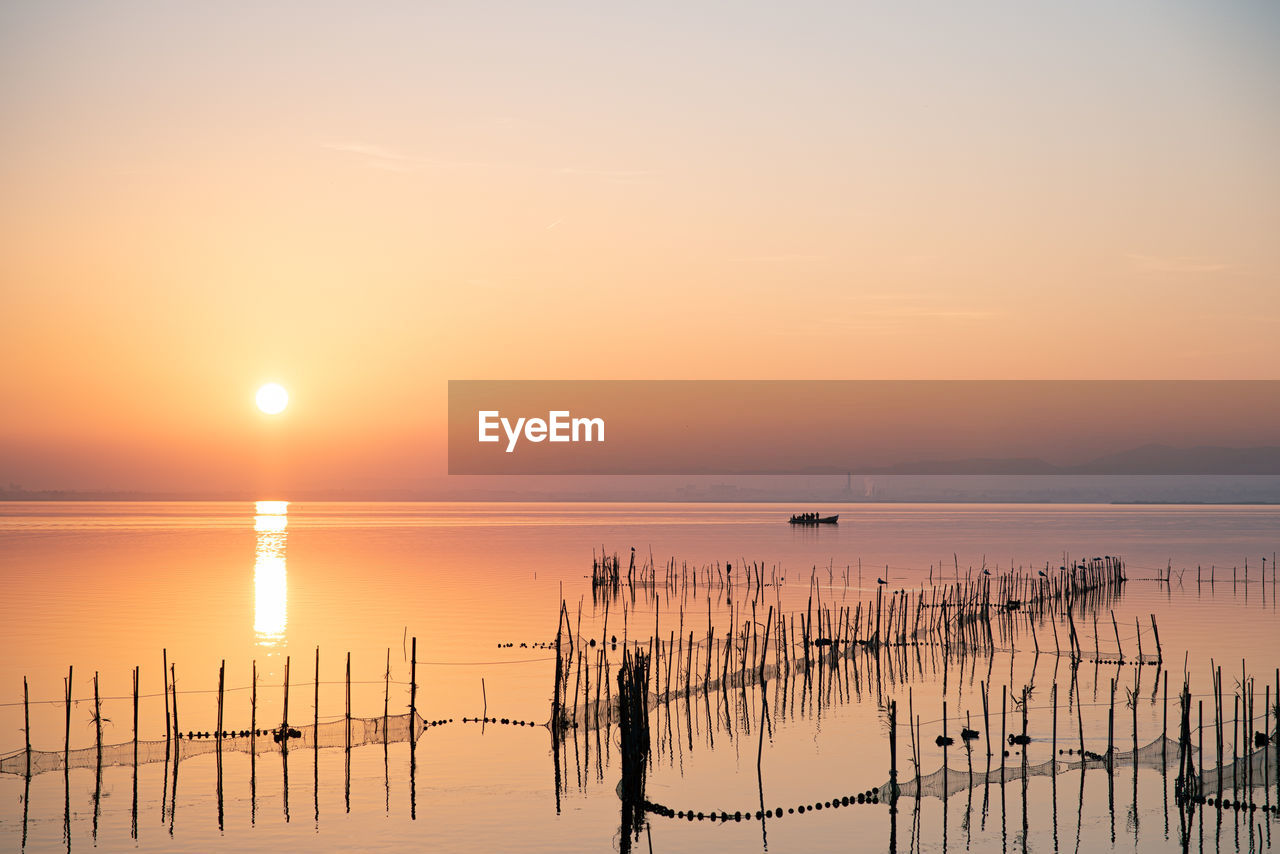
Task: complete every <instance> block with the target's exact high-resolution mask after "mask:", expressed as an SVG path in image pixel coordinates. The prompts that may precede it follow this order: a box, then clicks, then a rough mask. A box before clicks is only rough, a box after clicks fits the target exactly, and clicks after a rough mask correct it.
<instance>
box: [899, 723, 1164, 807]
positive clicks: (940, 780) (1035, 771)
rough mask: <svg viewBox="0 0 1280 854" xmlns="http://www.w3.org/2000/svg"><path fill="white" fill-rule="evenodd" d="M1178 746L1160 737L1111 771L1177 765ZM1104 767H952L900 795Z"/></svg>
mask: <svg viewBox="0 0 1280 854" xmlns="http://www.w3.org/2000/svg"><path fill="white" fill-rule="evenodd" d="M1177 756H1178V743H1177V742H1176V741H1174V740H1173V739H1169V738H1163V737H1162V738H1157V739H1156V740H1155V741H1153V742H1151V743H1150V744H1147V745H1144V746H1141V747H1139V748H1138V750H1137V752H1136V753H1135V752H1134V751H1132V750H1126V751H1123V752H1121V751H1118V750H1117V751H1114V753H1113V762H1112V768H1113V769H1114V768H1123V767H1133V766H1134V765H1137V766H1138V767H1140V768H1162V767H1169V766H1170V765H1176V764H1177V761H1178V760H1177ZM1082 767H1083V768H1086V769H1087V768H1105V767H1106V759H1105V758H1104V757H1102V756H1098V755H1096V754H1095V755H1093V756H1079V755H1078V754H1077V755H1075V756H1072V757H1070V758H1065V759H1057V760H1056V761H1055V760H1052V759H1051V760H1049V761H1048V762H1038V763H1034V764H1032V763H1028V764H1026V765H1025V766H1024V765H1023V764H1022V763H1021V762H1017V763H1008V762H1006V763H1005V766H1004V768H1003V769H1002V768H999V767H995V768H992V769H991V770H990V771H988V770H987V769H986V766H985V763H984V765H983V767H982V768H981V769H977V768H975V769H974V770H973V771H972V772H971V771H969V770H968V768H967V767H965V768H951V767H949V766H944V767H942V768H939V769H938V770H937V771H935V772H933V773H932V774H929V775H926V776H923V777H921V778H920V781H919V783H918V784H917V782H916V779H915V778H914V777H910V776H908V777H906V778H905V779H903V780H900V781H899V783H898V794H899V796H900V797H912V798H913V797H930V796H932V797H935V798H945V797H949V796H950V795H952V794H955V793H956V792H961V791H964V790H965V789H968V788H976V787H978V786H984V785H986V784H988V783H1001V782H1004V783H1008V782H1011V781H1017V780H1021V779H1023V777H1024V776H1025V777H1051V776H1053V775H1054V774H1057V773H1060V772H1064V771H1070V770H1073V769H1074V770H1079V769H1080V768H1082ZM890 785H891V784H889V783H885V784H884V785H882V786H881V787H880V788H879V790H878V791H879V793H880V797H881V798H882V799H887V798H888V797H889V794H890Z"/></svg>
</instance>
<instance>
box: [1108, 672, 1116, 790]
mask: <svg viewBox="0 0 1280 854" xmlns="http://www.w3.org/2000/svg"><path fill="white" fill-rule="evenodd" d="M1115 734H1116V680H1114V679H1112V680H1111V707H1110V710H1109V711H1108V712H1107V773H1108V774H1110V773H1111V771H1112V770H1113V767H1114V762H1115V756H1114V751H1115Z"/></svg>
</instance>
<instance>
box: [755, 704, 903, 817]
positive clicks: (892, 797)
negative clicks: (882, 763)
mask: <svg viewBox="0 0 1280 854" xmlns="http://www.w3.org/2000/svg"><path fill="white" fill-rule="evenodd" d="M763 723H764V722H763V721H761V724H763ZM761 731H763V726H762V727H761ZM897 800H898V701H897V700H890V701H889V803H890V804H892V803H894V802H895V801H897Z"/></svg>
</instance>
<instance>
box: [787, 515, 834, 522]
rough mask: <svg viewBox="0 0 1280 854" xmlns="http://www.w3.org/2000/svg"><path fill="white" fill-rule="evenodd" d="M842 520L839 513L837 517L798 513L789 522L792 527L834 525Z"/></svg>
mask: <svg viewBox="0 0 1280 854" xmlns="http://www.w3.org/2000/svg"><path fill="white" fill-rule="evenodd" d="M839 518H840V515H839V514H838V513H837V514H836V515H835V516H819V515H818V514H817V513H798V514H795V515H793V516H792V517H791V518H790V519H788V520H787V522H788V524H791V525H834V524H836V520H837V519H839Z"/></svg>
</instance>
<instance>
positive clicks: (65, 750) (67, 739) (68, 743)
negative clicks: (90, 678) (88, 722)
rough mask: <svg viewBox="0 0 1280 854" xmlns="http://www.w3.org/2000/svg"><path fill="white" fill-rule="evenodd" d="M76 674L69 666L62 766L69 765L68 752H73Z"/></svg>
mask: <svg viewBox="0 0 1280 854" xmlns="http://www.w3.org/2000/svg"><path fill="white" fill-rule="evenodd" d="M73 675H74V669H73V667H68V668H67V684H66V688H67V690H66V694H67V731H66V736H65V737H64V739H63V742H62V766H63V768H66V767H67V754H69V753H70V752H71V680H72V677H73Z"/></svg>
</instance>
